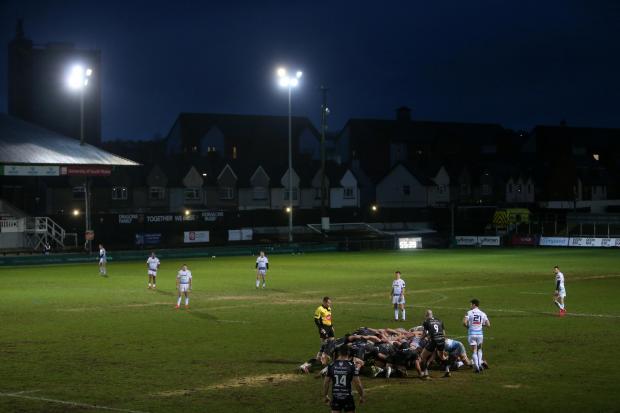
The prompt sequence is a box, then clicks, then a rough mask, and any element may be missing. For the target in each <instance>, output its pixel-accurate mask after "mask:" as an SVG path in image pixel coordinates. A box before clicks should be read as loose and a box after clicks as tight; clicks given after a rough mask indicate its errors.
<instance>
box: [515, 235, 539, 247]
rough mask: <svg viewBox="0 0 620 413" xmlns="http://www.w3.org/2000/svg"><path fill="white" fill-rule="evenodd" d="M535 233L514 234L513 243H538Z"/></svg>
mask: <svg viewBox="0 0 620 413" xmlns="http://www.w3.org/2000/svg"><path fill="white" fill-rule="evenodd" d="M536 241H537V239H536V236H535V235H513V236H512V245H536Z"/></svg>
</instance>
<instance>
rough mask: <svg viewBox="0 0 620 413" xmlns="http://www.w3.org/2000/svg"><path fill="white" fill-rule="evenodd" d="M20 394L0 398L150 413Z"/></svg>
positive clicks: (10, 394)
mask: <svg viewBox="0 0 620 413" xmlns="http://www.w3.org/2000/svg"><path fill="white" fill-rule="evenodd" d="M33 391H38V390H33ZM20 393H22V394H20ZM20 393H0V397H15V398H18V399H26V400H36V401H42V402H49V403H58V404H64V405H65V406H74V407H84V408H87V409H99V410H108V411H112V412H125V413H148V412H144V411H141V410H129V409H117V408H116V407H107V406H101V405H96V404H88V403H79V402H72V401H67V400H57V399H49V398H47V397H35V396H25V395H24V394H23V392H20Z"/></svg>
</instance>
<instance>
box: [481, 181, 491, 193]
mask: <svg viewBox="0 0 620 413" xmlns="http://www.w3.org/2000/svg"><path fill="white" fill-rule="evenodd" d="M482 195H491V185H489V184H482Z"/></svg>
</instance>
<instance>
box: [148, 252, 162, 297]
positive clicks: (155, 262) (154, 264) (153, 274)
mask: <svg viewBox="0 0 620 413" xmlns="http://www.w3.org/2000/svg"><path fill="white" fill-rule="evenodd" d="M159 264H160V262H159V258H157V257H156V256H155V251H152V252H151V256H150V257H149V258H148V259H147V260H146V269H147V273H148V275H149V288H157V270H158V269H159Z"/></svg>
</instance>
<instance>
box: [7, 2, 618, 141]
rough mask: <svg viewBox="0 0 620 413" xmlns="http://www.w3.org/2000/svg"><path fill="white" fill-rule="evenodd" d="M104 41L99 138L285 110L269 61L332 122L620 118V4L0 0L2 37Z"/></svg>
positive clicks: (299, 97) (305, 109)
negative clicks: (405, 110) (324, 93)
mask: <svg viewBox="0 0 620 413" xmlns="http://www.w3.org/2000/svg"><path fill="white" fill-rule="evenodd" d="M19 17H22V18H24V28H25V31H26V35H27V37H29V38H30V39H32V40H33V41H34V42H35V43H38V44H43V43H47V42H52V41H69V42H73V43H75V44H76V45H78V46H79V47H85V48H98V49H100V50H101V51H102V64H103V68H102V74H101V76H102V88H103V92H102V93H103V95H102V103H103V114H102V115H103V123H102V124H103V135H102V136H103V138H104V139H108V140H109V139H116V138H124V139H146V138H150V137H152V136H154V135H155V134H157V133H159V134H161V135H165V134H166V133H167V132H168V130H169V129H170V127H171V126H172V123H173V122H174V120H175V118H176V116H177V114H178V113H179V112H183V111H185V112H190V111H191V112H219V113H239V114H267V115H285V114H286V111H287V106H286V93H285V91H283V90H280V89H279V88H278V87H277V84H276V82H275V68H276V66H278V64H286V65H288V66H289V67H291V68H295V69H296V68H299V69H301V70H303V71H304V77H303V80H302V84H301V87H300V88H298V89H297V90H295V91H294V96H293V112H294V114H296V115H301V116H308V117H310V119H311V120H312V121H313V122H314V123H315V125H317V126H318V125H319V118H320V102H321V96H320V93H319V91H318V87H319V86H320V85H321V84H325V85H326V86H327V87H329V89H330V91H329V107H330V110H331V116H330V120H329V125H330V130H331V131H332V132H335V131H337V130H339V129H340V128H342V126H344V124H345V122H346V121H347V119H349V118H352V117H372V118H393V117H394V110H395V109H396V108H397V107H399V106H402V105H407V106H410V107H412V108H413V118H414V119H416V120H438V121H466V122H493V123H501V124H502V125H504V126H507V127H511V128H515V129H530V128H532V127H533V126H534V125H536V124H553V125H555V124H559V123H560V121H561V120H563V119H564V120H566V121H567V122H568V124H569V125H574V126H599V127H620V110H619V109H620V2H619V1H617V0H608V1H604V0H589V1H588V0H583V1H573V0H558V1H556V0H544V1H542V0H538V1H529V0H519V1H517V0H514V1H497V0H489V1H481V0H469V1H463V0H444V1H439V2H434V1H428V0H426V1H417V0H415V1H414V0H409V1H398V2H397V1H392V2H390V1H384V2H379V1H306V2H301V1H297V2H295V1H292V0H290V1H287V2H284V1H277V2H276V1H256V0H254V1H235V0H230V1H209V2H202V1H200V2H199V1H175V2H173V1H155V0H153V1H130V0H128V1H126V2H121V1H82V0H75V1H68V0H67V1H63V0H58V1H40V2H36V1H28V0H0V43H1V44H2V47H3V48H4V51H3V52H2V53H0V111H1V112H6V111H7V103H6V95H7V74H6V73H7V68H6V65H7V52H6V46H7V43H8V42H9V40H10V39H12V38H13V36H14V33H15V23H16V20H17V18H19Z"/></svg>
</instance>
